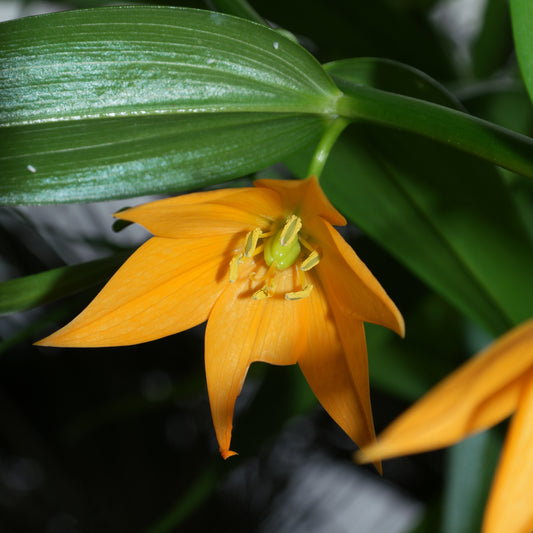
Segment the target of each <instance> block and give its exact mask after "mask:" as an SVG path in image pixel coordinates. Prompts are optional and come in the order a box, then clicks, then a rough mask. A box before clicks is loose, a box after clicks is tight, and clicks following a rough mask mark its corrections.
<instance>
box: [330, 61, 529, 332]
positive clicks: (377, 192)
mask: <svg viewBox="0 0 533 533" xmlns="http://www.w3.org/2000/svg"><path fill="white" fill-rule="evenodd" d="M341 67H342V68H341ZM327 68H328V71H329V72H330V73H332V74H334V75H336V74H337V73H339V74H341V73H342V76H344V77H348V76H349V75H350V69H353V81H352V78H351V77H350V81H352V82H355V80H357V83H367V84H370V83H371V84H373V85H375V86H377V87H378V88H386V89H389V90H399V89H401V90H402V91H405V92H407V91H409V92H410V93H411V95H413V96H416V97H418V98H425V99H430V100H433V101H439V102H440V103H443V102H444V101H445V100H446V99H447V100H448V105H454V100H453V98H451V97H450V96H448V95H447V93H446V92H445V91H444V89H442V88H441V87H439V86H438V84H436V83H435V82H433V81H432V80H429V79H428V78H427V77H426V76H424V75H423V74H421V73H419V72H418V71H415V70H414V69H410V68H408V67H404V66H402V65H399V64H391V63H390V62H387V61H381V60H371V59H369V60H347V61H342V62H337V63H333V64H330V65H329V66H328V67H327ZM365 73H366V74H365ZM322 185H323V187H324V190H325V191H326V193H327V195H328V196H329V198H330V199H331V200H332V201H333V202H334V204H335V205H336V206H337V207H338V208H339V209H340V210H341V211H342V212H343V213H344V214H346V215H347V216H348V218H349V219H350V220H351V221H352V222H354V223H355V224H356V225H358V226H359V227H361V229H363V231H365V232H366V233H367V234H368V235H369V236H371V237H372V238H373V239H374V240H376V241H377V242H379V243H380V244H381V245H382V246H383V247H384V248H385V249H387V250H388V251H389V252H390V253H391V254H393V255H394V256H396V257H397V258H398V259H399V260H400V261H401V262H403V263H404V264H405V265H406V266H408V267H409V268H410V269H411V270H412V271H413V272H414V273H415V274H416V275H418V276H419V277H420V278H421V279H422V280H424V281H425V282H426V283H427V284H428V285H430V286H431V287H433V289H434V290H436V291H437V292H438V293H440V294H441V295H442V296H444V298H446V299H447V300H448V301H449V302H451V303H452V304H453V305H454V306H456V307H457V308H458V309H460V310H461V311H462V312H463V313H464V314H465V315H466V316H469V317H471V318H472V319H473V320H475V321H476V322H477V323H478V324H480V325H482V326H483V327H484V328H486V329H487V330H488V331H490V332H491V333H492V334H494V335H498V334H500V333H502V332H504V331H506V330H507V329H509V328H510V327H511V325H513V324H515V323H518V322H520V321H522V320H523V319H525V318H526V317H528V316H531V314H532V312H533V304H532V302H531V297H530V296H531V294H533V277H532V276H531V272H532V271H533V250H532V245H531V241H530V240H529V237H528V235H527V232H526V231H525V229H524V227H523V225H522V222H521V220H520V219H519V218H518V215H517V213H516V207H515V205H514V203H513V201H512V199H511V197H510V194H509V191H508V189H507V187H506V186H505V185H504V183H503V181H502V179H501V177H500V175H499V174H498V173H497V172H496V170H495V168H494V167H492V166H491V165H488V164H486V163H484V162H483V161H480V160H477V159H475V158H472V157H470V156H468V155H466V154H464V153H461V152H459V151H457V150H453V149H451V148H449V147H445V146H442V145H439V144H437V143H434V142H431V141H430V140H428V139H423V138H421V137H418V136H414V135H409V134H406V133H399V132H396V131H392V130H390V129H388V128H382V127H378V126H373V125H368V124H357V125H354V126H351V127H350V128H349V129H348V131H347V132H346V136H345V137H343V138H341V140H340V142H339V143H337V146H336V147H335V149H334V150H333V152H332V154H331V156H330V159H329V160H328V163H327V165H326V167H325V170H324V174H323V176H322Z"/></svg>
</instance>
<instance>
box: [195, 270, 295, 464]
mask: <svg viewBox="0 0 533 533" xmlns="http://www.w3.org/2000/svg"><path fill="white" fill-rule="evenodd" d="M239 272H240V279H244V281H236V282H235V283H233V284H232V285H230V286H229V287H228V288H227V289H226V290H225V291H224V293H223V294H222V295H221V297H220V298H219V299H218V300H217V302H216V304H215V307H214V308H213V312H212V313H211V315H210V317H209V320H208V323H207V329H206V333H205V369H206V379H207V389H208V393H209V402H210V405H211V414H212V417H213V424H214V426H215V432H216V435H217V439H218V443H219V446H220V453H221V454H222V456H223V457H228V456H229V455H228V454H229V453H233V452H230V451H229V448H230V442H231V430H232V424H233V410H234V407H235V401H236V399H237V396H238V395H239V393H240V392H241V389H242V385H243V383H244V378H245V377H246V373H247V371H248V367H249V366H250V364H251V363H252V362H253V361H265V362H268V363H271V364H277V365H290V364H294V363H295V362H296V360H297V358H298V355H299V354H300V353H301V350H302V345H303V339H302V337H301V335H300V331H301V326H300V324H301V322H300V318H299V317H300V313H299V308H300V307H301V305H302V301H303V300H302V301H295V302H289V301H287V300H285V299H284V297H283V292H288V291H290V290H292V287H293V285H292V275H293V274H292V272H291V269H289V270H287V271H285V272H282V273H280V274H278V281H277V291H279V294H278V293H277V294H276V295H275V296H273V297H271V298H265V299H262V300H254V299H253V298H252V295H253V292H254V291H255V290H256V289H257V288H258V287H255V286H254V288H251V287H250V282H249V281H248V278H247V276H246V275H245V274H246V272H245V271H244V269H243V271H242V272H241V271H239ZM260 273H261V272H259V274H260Z"/></svg>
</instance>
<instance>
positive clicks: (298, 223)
mask: <svg viewBox="0 0 533 533" xmlns="http://www.w3.org/2000/svg"><path fill="white" fill-rule="evenodd" d="M301 229H302V219H301V218H300V217H297V216H296V215H291V216H290V217H289V218H288V219H287V221H286V222H285V225H284V226H283V229H282V230H281V235H280V239H279V240H280V244H281V246H288V245H289V244H291V242H293V241H294V239H296V238H297V237H298V233H299V231H300V230H301Z"/></svg>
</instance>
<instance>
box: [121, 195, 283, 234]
mask: <svg viewBox="0 0 533 533" xmlns="http://www.w3.org/2000/svg"><path fill="white" fill-rule="evenodd" d="M280 209H281V200H280V198H279V195H278V194H277V193H276V192H274V191H270V190H268V189H254V188H252V187H247V188H244V189H222V190H216V191H207V192H199V193H194V194H188V195H183V196H176V197H174V198H165V199H164V200H157V201H155V202H150V203H147V204H143V205H140V206H138V207H133V208H131V209H127V210H125V211H120V212H119V213H116V214H115V217H116V218H120V219H123V220H128V221H130V222H136V223H137V224H141V225H142V226H144V227H145V228H146V229H147V230H148V231H150V232H151V233H152V234H154V235H158V236H159V237H173V238H176V239H178V238H188V239H190V238H201V237H208V236H210V235H217V234H221V233H236V232H239V231H240V232H244V231H250V230H251V229H254V228H256V227H260V228H263V227H266V226H267V225H268V224H269V222H270V221H271V220H272V217H276V216H279V215H280V213H281V212H280Z"/></svg>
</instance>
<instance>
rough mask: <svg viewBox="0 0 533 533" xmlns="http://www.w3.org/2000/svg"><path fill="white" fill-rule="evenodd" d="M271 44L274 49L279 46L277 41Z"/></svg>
mask: <svg viewBox="0 0 533 533" xmlns="http://www.w3.org/2000/svg"><path fill="white" fill-rule="evenodd" d="M272 46H273V47H274V50H277V49H278V48H279V43H278V41H274V43H273V45H272Z"/></svg>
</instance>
